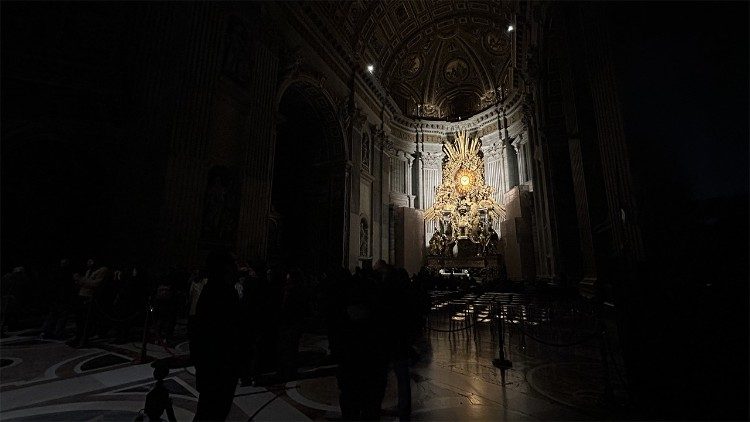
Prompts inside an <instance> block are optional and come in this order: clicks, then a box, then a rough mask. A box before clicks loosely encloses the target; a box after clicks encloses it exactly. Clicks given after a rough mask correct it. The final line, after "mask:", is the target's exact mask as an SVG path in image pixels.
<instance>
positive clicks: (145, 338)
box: [138, 297, 154, 363]
mask: <svg viewBox="0 0 750 422" xmlns="http://www.w3.org/2000/svg"><path fill="white" fill-rule="evenodd" d="M153 311H154V308H153V307H152V306H151V298H150V297H149V298H148V304H147V309H146V320H145V321H144V323H143V343H142V344H141V357H140V358H139V360H138V363H147V362H151V361H152V360H154V358H152V357H150V356H148V353H147V352H148V349H147V347H146V345H147V344H148V323H149V320H150V318H151V312H153Z"/></svg>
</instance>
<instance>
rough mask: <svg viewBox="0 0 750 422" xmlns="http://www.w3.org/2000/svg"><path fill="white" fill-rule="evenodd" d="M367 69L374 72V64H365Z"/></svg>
mask: <svg viewBox="0 0 750 422" xmlns="http://www.w3.org/2000/svg"><path fill="white" fill-rule="evenodd" d="M367 71H368V72H370V73H372V72H374V71H375V66H373V65H371V64H368V65H367Z"/></svg>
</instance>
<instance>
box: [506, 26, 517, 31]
mask: <svg viewBox="0 0 750 422" xmlns="http://www.w3.org/2000/svg"><path fill="white" fill-rule="evenodd" d="M514 29H516V28H515V27H513V25H508V32H513V30H514Z"/></svg>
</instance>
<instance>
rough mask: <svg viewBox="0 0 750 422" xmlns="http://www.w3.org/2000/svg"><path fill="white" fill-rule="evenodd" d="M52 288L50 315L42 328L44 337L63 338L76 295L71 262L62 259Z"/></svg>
mask: <svg viewBox="0 0 750 422" xmlns="http://www.w3.org/2000/svg"><path fill="white" fill-rule="evenodd" d="M53 280H54V283H55V284H54V285H53V286H52V295H53V296H52V298H51V301H50V309H49V314H47V318H46V319H45V320H44V325H43V326H42V337H43V338H49V339H59V338H63V335H64V334H65V323H66V322H67V320H68V308H69V306H70V302H71V299H72V298H73V295H74V294H75V290H74V289H75V284H74V283H73V269H72V268H71V266H70V260H68V259H61V260H60V266H59V267H58V268H57V271H56V272H55V275H54V279H53Z"/></svg>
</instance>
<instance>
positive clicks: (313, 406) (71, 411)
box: [0, 292, 629, 421]
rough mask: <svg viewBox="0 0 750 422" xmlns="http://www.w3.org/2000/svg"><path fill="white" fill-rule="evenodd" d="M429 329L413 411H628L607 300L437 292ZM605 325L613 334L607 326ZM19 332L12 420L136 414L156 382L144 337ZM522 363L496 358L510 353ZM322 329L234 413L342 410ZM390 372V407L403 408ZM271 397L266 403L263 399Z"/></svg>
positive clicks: (5, 412)
mask: <svg viewBox="0 0 750 422" xmlns="http://www.w3.org/2000/svg"><path fill="white" fill-rule="evenodd" d="M431 295H432V306H431V311H430V317H429V321H428V326H429V327H428V329H427V330H426V332H425V336H424V338H423V340H422V341H421V342H420V344H419V350H420V355H421V358H420V360H419V362H418V363H417V364H415V366H414V367H413V370H412V397H413V419H415V420H493V421H497V420H589V419H592V420H593V419H601V418H628V417H629V416H628V413H627V412H626V410H625V407H624V406H623V405H624V404H625V403H627V399H628V398H627V394H626V389H625V388H624V382H623V381H624V374H623V371H622V363H621V359H620V357H619V354H618V352H617V346H616V342H615V341H614V338H615V337H616V336H614V335H613V333H612V332H610V330H607V329H606V328H607V326H606V324H605V323H603V322H602V321H603V320H602V319H601V318H600V317H601V312H602V310H601V309H595V308H593V307H591V306H590V305H588V304H587V303H585V302H582V301H579V300H578V299H564V300H563V299H550V298H542V297H540V296H539V295H522V294H510V293H503V294H498V293H491V294H484V295H471V294H468V295H459V294H456V293H451V292H432V293H431ZM602 333H604V335H603V334H602ZM36 336H37V333H35V332H31V331H27V332H20V333H15V334H14V335H13V336H11V337H10V338H6V339H3V340H2V343H0V351H1V352H2V357H3V362H2V367H0V376H1V377H2V384H1V385H0V394H1V395H2V400H0V411H1V412H2V418H3V419H4V420H17V421H20V420H24V421H32V420H33V421H36V420H39V421H41V420H91V419H97V420H132V418H133V417H135V415H136V414H137V412H138V410H139V409H141V408H142V407H143V401H144V399H145V394H146V393H147V392H148V390H149V388H150V386H151V385H152V383H153V379H152V378H151V373H152V369H151V367H150V366H149V365H148V364H138V357H139V356H140V345H139V344H137V343H127V344H124V345H114V344H111V343H110V342H109V341H107V339H103V340H99V341H95V342H93V343H92V345H91V347H90V348H88V349H71V348H69V347H68V346H66V345H65V344H64V343H62V342H58V341H50V340H39V339H38V338H37V337H36ZM501 343H502V357H504V358H505V359H507V360H508V361H510V363H511V364H512V367H510V368H509V369H507V371H505V373H504V374H503V371H501V370H500V369H499V368H497V367H495V366H494V365H493V360H495V359H497V358H499V357H500V356H501V352H500V351H501ZM327 348H328V343H327V340H326V338H325V336H324V335H320V334H306V335H304V336H303V339H302V342H301V345H300V350H301V352H302V353H301V355H302V356H305V357H306V359H307V361H308V362H307V363H305V364H304V365H303V366H302V367H300V369H299V373H300V378H301V379H298V380H295V381H291V382H286V383H277V384H273V383H271V384H269V385H264V386H263V387H252V386H246V387H242V386H239V387H238V389H237V392H236V397H235V401H234V407H233V409H232V411H231V413H230V419H231V420H247V419H248V417H249V416H251V415H253V414H255V413H256V412H258V410H260V412H258V414H257V415H256V416H255V419H257V420H308V419H311V420H338V419H340V411H339V407H338V390H337V388H336V380H335V377H334V375H333V373H334V371H335V367H333V366H332V365H330V362H327V360H326V359H325V355H326V353H327ZM187 353H188V347H187V343H186V342H182V343H179V344H174V345H171V346H170V345H155V344H149V345H148V354H149V355H150V356H152V357H155V358H165V357H170V356H180V355H185V354H187ZM194 384H195V378H194V376H193V369H192V368H190V367H188V368H182V369H178V370H173V371H172V373H171V374H170V375H169V377H168V378H167V381H166V385H167V387H168V388H169V390H170V391H171V394H172V398H173V401H174V405H175V411H176V413H177V417H178V419H179V420H189V419H191V418H192V416H193V413H194V411H195V406H196V396H197V392H196V391H195V388H194ZM395 386H396V381H395V377H394V376H393V374H392V373H390V374H389V382H388V388H387V391H386V396H385V399H384V401H383V419H384V420H396V419H398V418H397V413H396V404H397V392H396V387H395ZM261 408H262V409H261Z"/></svg>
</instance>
